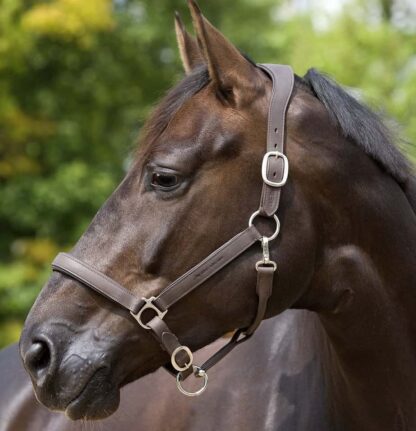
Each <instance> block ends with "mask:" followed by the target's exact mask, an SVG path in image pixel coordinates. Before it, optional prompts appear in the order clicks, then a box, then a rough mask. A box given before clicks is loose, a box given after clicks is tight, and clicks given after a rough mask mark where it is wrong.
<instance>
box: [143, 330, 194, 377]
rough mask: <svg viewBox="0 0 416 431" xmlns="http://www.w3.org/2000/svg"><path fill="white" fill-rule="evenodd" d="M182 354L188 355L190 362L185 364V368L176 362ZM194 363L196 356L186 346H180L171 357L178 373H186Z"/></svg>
mask: <svg viewBox="0 0 416 431" xmlns="http://www.w3.org/2000/svg"><path fill="white" fill-rule="evenodd" d="M149 329H150V328H149ZM180 352H185V353H186V354H187V355H188V358H189V361H188V362H186V363H185V365H184V366H183V367H181V366H180V365H179V364H178V362H177V361H176V355H177V354H179V353H180ZM193 361H194V356H193V355H192V352H191V350H190V349H189V347H186V346H178V347H177V348H176V349H175V350H174V351H173V352H172V354H171V356H170V362H171V364H172V367H173V368H175V370H176V371H179V372H182V371H186V370H187V369H189V368H190V367H191V366H192V363H193Z"/></svg>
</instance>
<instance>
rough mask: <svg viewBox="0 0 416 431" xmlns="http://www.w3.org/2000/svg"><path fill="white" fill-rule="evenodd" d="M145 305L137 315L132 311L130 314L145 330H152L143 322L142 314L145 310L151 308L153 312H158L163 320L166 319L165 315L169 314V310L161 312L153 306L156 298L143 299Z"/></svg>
mask: <svg viewBox="0 0 416 431" xmlns="http://www.w3.org/2000/svg"><path fill="white" fill-rule="evenodd" d="M142 299H143V301H144V302H145V304H144V305H143V307H142V308H141V309H140V310H139V311H138V313H137V314H134V313H133V312H132V311H130V314H131V315H132V316H133V317H134V318H135V319H136V320H137V323H138V324H139V325H140V326H141V327H142V328H144V329H151V328H150V326H147V325H145V324H144V323H143V322H142V314H143V311H144V310H147V309H148V308H151V309H152V310H153V311H155V312H156V314H157V316H158V317H159V319H162V320H163V318H164V317H165V314H166V313H167V312H168V310H165V311H160V310H159V309H158V308H157V307H156V305H154V304H153V301H154V300H155V299H156V297H154V296H151V297H150V298H142Z"/></svg>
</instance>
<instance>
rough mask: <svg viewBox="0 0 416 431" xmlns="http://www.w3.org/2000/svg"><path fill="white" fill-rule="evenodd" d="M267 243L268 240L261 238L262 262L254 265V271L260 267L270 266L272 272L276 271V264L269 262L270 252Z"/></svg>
mask: <svg viewBox="0 0 416 431" xmlns="http://www.w3.org/2000/svg"><path fill="white" fill-rule="evenodd" d="M269 241H270V239H269V238H267V237H265V236H263V237H262V239H261V246H262V250H263V260H259V261H258V262H257V263H256V271H258V270H259V268H260V266H271V267H272V268H273V272H274V271H276V268H277V265H276V262H274V261H273V260H270V251H269Z"/></svg>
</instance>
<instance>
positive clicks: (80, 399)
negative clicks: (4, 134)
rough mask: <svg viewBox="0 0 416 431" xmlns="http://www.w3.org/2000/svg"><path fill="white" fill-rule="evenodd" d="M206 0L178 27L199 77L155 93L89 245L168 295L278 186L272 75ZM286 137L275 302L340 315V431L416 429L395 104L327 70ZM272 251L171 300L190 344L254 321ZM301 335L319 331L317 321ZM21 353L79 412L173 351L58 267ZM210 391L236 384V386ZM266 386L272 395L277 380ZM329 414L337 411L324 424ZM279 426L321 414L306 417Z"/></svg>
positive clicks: (95, 256)
mask: <svg viewBox="0 0 416 431" xmlns="http://www.w3.org/2000/svg"><path fill="white" fill-rule="evenodd" d="M190 8H191V13H192V16H193V20H194V25H195V30H196V33H197V37H198V42H199V43H198V44H196V43H195V41H194V40H193V39H192V38H190V37H189V35H187V33H185V32H184V30H183V29H182V28H181V25H180V23H179V22H178V25H177V30H178V40H179V46H180V51H181V56H182V59H183V62H184V65H185V70H186V72H187V76H186V77H185V79H184V80H183V81H182V82H181V83H179V85H178V86H176V87H175V88H174V89H173V90H172V91H171V92H170V93H169V94H168V96H167V97H166V98H165V99H164V100H163V101H162V103H161V104H160V105H159V106H158V108H157V109H156V111H155V113H154V115H153V117H152V118H151V119H150V121H149V123H148V125H147V129H146V133H145V136H144V138H143V141H142V143H141V145H140V148H139V151H138V154H137V157H136V160H135V162H134V163H133V165H132V167H131V169H130V171H129V173H128V174H127V176H126V178H125V179H124V181H123V182H122V183H121V185H120V186H119V187H118V188H117V190H116V191H115V192H114V193H113V195H112V196H111V197H110V198H109V200H108V201H107V202H106V204H105V205H104V206H103V207H102V208H101V209H100V211H99V212H98V214H97V216H96V217H95V219H94V220H93V222H92V224H91V226H90V227H89V229H88V230H87V231H86V233H85V234H84V235H83V236H82V238H81V239H80V240H79V242H78V244H77V245H76V246H75V248H74V250H73V252H72V253H73V255H75V256H76V257H78V258H80V259H81V260H83V261H84V262H86V263H89V264H91V265H93V266H94V267H96V268H97V269H98V270H99V271H102V272H104V273H105V274H107V275H108V276H110V277H111V278H113V279H115V280H117V281H118V282H120V283H121V284H123V285H124V286H126V287H128V288H129V289H130V290H131V291H132V292H133V293H134V294H135V295H136V296H137V297H142V296H144V297H149V296H151V295H155V294H157V293H158V292H160V291H161V290H162V289H163V287H165V286H166V285H167V284H168V283H169V281H172V280H174V279H175V278H177V277H178V276H180V275H181V274H182V273H184V272H185V271H186V270H187V269H188V268H190V267H191V266H193V265H195V264H196V263H197V262H199V261H201V260H202V259H203V258H204V257H205V256H207V255H208V254H209V253H210V252H211V251H213V250H214V249H215V248H217V247H218V246H220V245H221V244H222V243H223V242H224V241H226V240H227V239H229V238H230V237H232V236H233V235H234V234H236V233H237V232H239V231H240V230H241V229H242V228H243V227H244V226H245V225H246V223H247V220H248V218H249V216H250V214H251V213H252V212H253V211H254V210H255V209H256V207H257V204H258V198H259V193H260V190H261V176H260V175H259V169H260V166H261V160H262V156H263V154H264V148H265V141H266V119H267V109H268V102H269V99H270V92H271V82H270V80H269V78H268V77H267V75H265V74H264V73H263V72H262V70H260V69H259V68H258V67H256V65H255V64H253V63H252V62H250V61H249V60H247V59H246V58H245V57H244V56H242V55H241V54H240V53H239V51H238V50H237V49H236V48H235V47H234V46H233V45H232V44H231V43H230V42H229V41H228V40H226V39H225V38H224V36H222V34H221V33H219V32H218V30H216V29H215V28H214V27H213V26H212V25H211V24H210V23H209V22H208V21H207V20H206V19H205V18H204V17H203V16H202V15H201V14H200V12H199V10H198V8H197V7H196V5H195V4H194V3H193V2H190ZM277 90H278V88H277ZM286 144H287V146H286V154H287V156H288V158H289V160H290V179H289V182H288V184H287V185H286V186H285V188H284V189H283V194H282V202H281V206H280V209H279V217H280V219H281V223H282V231H281V234H280V236H279V238H278V240H276V241H275V242H273V245H272V249H271V254H272V256H273V259H274V260H275V261H276V262H277V263H278V277H277V278H276V280H275V284H274V288H273V294H272V297H271V299H270V301H269V306H268V309H267V317H272V316H275V315H278V314H279V313H281V312H282V311H284V310H286V309H288V308H303V309H306V310H310V311H313V312H315V313H316V315H317V318H318V321H319V325H320V326H321V328H322V330H323V335H322V337H321V341H323V342H322V343H318V344H317V346H319V348H318V347H316V349H317V350H319V352H320V355H319V357H324V360H322V364H323V365H322V366H323V375H322V386H321V387H320V388H321V392H324V393H320V394H319V395H320V397H323V398H324V399H325V400H328V403H327V405H326V409H327V410H326V414H328V415H329V416H330V420H331V428H330V429H339V430H345V429H346V430H377V431H383V430H389V431H390V430H405V429H409V430H413V429H415V427H416V411H415V409H414V406H415V403H416V351H415V347H416V343H415V341H414V340H416V338H415V335H416V334H415V331H416V324H415V323H413V320H414V319H413V316H414V314H415V312H416V295H415V294H414V292H413V289H415V288H416V273H415V271H414V268H415V264H416V250H415V247H414V245H415V244H416V214H415V208H416V202H415V201H416V191H415V180H414V177H413V176H412V173H411V169H410V167H409V165H408V163H407V161H406V159H405V158H404V157H403V156H402V155H401V153H400V152H399V151H398V150H397V149H396V147H395V146H394V145H393V143H392V137H391V135H390V134H389V132H388V130H387V129H386V128H385V127H384V126H383V124H382V122H381V121H380V120H379V119H378V117H377V116H376V115H374V114H373V113H372V112H370V111H369V110H368V109H367V108H365V107H363V106H362V105H361V104H359V103H358V102H357V101H355V100H354V99H353V98H351V97H350V96H349V95H347V94H346V93H345V92H344V91H343V90H342V89H341V88H340V87H338V86H337V85H335V84H334V83H333V82H331V81H330V80H329V79H328V78H326V77H325V76H323V75H321V74H319V73H317V72H315V71H313V70H311V71H309V72H308V74H307V75H306V76H305V77H304V78H303V79H301V78H297V80H296V85H295V91H294V93H293V96H292V99H291V102H290V106H289V110H288V114H287V142H286ZM258 254H259V250H258V249H255V248H251V249H250V250H249V251H247V252H245V253H243V254H242V255H241V256H240V257H239V258H238V259H237V260H235V261H234V262H233V263H231V264H230V265H229V266H227V268H225V269H224V270H222V271H221V272H219V273H218V274H217V275H216V276H214V277H213V278H211V279H210V280H208V281H207V282H205V283H204V284H203V285H202V286H200V287H199V288H198V289H196V290H195V291H194V292H193V293H192V294H190V295H189V296H186V297H185V298H183V300H181V301H180V302H179V303H178V304H177V305H175V306H174V307H172V309H171V310H170V311H169V313H168V314H167V316H166V322H167V323H168V325H169V327H170V328H172V329H173V330H174V332H175V333H176V334H178V336H179V337H180V339H181V341H182V342H183V343H184V344H186V345H188V346H190V347H191V348H192V350H197V349H199V348H201V347H203V346H206V345H208V344H209V343H211V342H213V341H214V340H216V339H218V338H219V337H221V336H222V335H223V334H224V333H226V332H228V331H230V330H233V329H234V328H239V327H247V326H248V325H249V324H250V323H251V321H252V319H253V316H254V315H255V312H256V308H257V296H256V293H255V289H254V286H255V271H253V262H255V261H256V260H258V257H257V256H258ZM306 322H308V320H307V321H306ZM295 335H296V337H297V339H298V340H299V342H301V343H304V342H305V340H304V338H305V337H307V336H308V332H306V333H305V334H302V331H296V333H295ZM266 336H267V335H266V334H264V337H266ZM269 336H270V335H269ZM253 342H254V341H253ZM263 342H264V343H266V344H267V342H268V341H267V339H265V340H264V341H263ZM292 342H295V341H294V340H292ZM248 343H250V342H248ZM270 343H272V340H271V339H270ZM20 351H21V355H22V358H23V361H24V363H25V367H26V369H27V371H28V372H29V373H30V376H31V379H32V382H33V386H34V388H35V392H36V395H37V398H38V399H39V400H40V402H41V403H43V404H44V405H46V406H47V407H48V408H50V409H54V410H60V411H66V413H67V415H68V416H70V417H71V418H73V419H77V418H97V419H98V418H103V417H106V416H108V415H110V414H112V413H113V412H114V411H115V410H116V409H117V407H118V405H119V397H120V387H122V386H123V385H125V384H127V383H129V382H132V381H134V380H136V379H139V378H140V377H143V376H145V375H146V374H149V373H151V372H153V371H155V370H157V369H158V368H159V367H160V366H161V365H163V364H165V363H166V362H167V357H166V355H165V353H164V352H163V351H162V350H161V349H160V347H159V346H158V344H157V343H156V342H155V340H154V339H153V338H152V337H151V336H150V335H149V334H148V332H146V331H144V330H142V329H141V328H139V327H138V326H137V323H136V322H135V321H134V319H132V317H131V316H130V315H129V314H128V313H127V312H125V311H124V310H122V309H120V308H119V307H118V306H117V305H116V304H114V303H112V302H110V301H108V300H107V299H105V298H104V297H102V296H100V295H97V294H96V293H94V292H93V291H91V290H89V289H86V288H85V287H84V286H83V285H81V284H79V283H77V282H76V281H74V280H72V279H70V278H67V277H65V276H63V275H62V274H58V273H55V274H54V275H53V276H52V277H51V278H50V280H49V282H48V283H47V284H46V286H45V287H44V289H43V290H42V292H41V294H40V295H39V297H38V299H37V301H36V303H35V305H34V306H33V308H32V310H31V312H30V314H29V316H28V318H27V321H26V325H25V329H24V332H23V334H22V338H21V342H20ZM240 352H241V353H242V352H243V348H242V347H241V348H240ZM237 353H238V350H236V352H235V354H237ZM242 354H243V353H242ZM290 359H291V357H290V355H288V356H287V357H282V358H280V360H279V363H276V367H282V366H284V363H285V361H288V360H290ZM251 366H255V365H253V364H251ZM249 371H252V370H247V369H246V368H244V367H242V368H241V369H239V372H240V373H241V378H240V379H239V381H240V383H239V382H235V381H234V382H233V387H232V390H233V391H235V392H236V393H238V391H241V393H240V394H239V395H237V397H240V399H244V387H245V386H244V385H245V383H244V378H245V377H244V376H245V374H247V373H248V372H249ZM262 371H263V369H262V368H261V367H259V369H258V370H257V372H258V373H260V374H261V373H262ZM214 373H215V370H214ZM225 374H226V373H225ZM268 374H269V373H267V374H266V375H265V376H263V377H262V378H265V379H267V378H270V376H268ZM225 380H226V379H225ZM261 381H263V382H265V381H264V380H261ZM306 382H307V380H306ZM159 384H160V383H159ZM169 384H173V383H169V381H168V380H167V381H166V382H164V384H163V386H159V387H158V390H159V391H161V392H162V393H163V391H164V390H165V386H166V385H169ZM238 384H240V387H238V386H236V385H238ZM264 384H266V383H264ZM287 384H290V379H288V380H287ZM219 386H221V384H219ZM208 390H211V391H215V390H217V391H218V394H219V395H218V396H219V399H223V398H222V397H223V396H224V391H226V389H225V387H224V388H222V389H217V388H215V387H213V388H209V389H208ZM299 392H300V393H297V394H295V395H296V396H297V397H301V396H302V390H301V389H299ZM177 396H179V394H178V395H177ZM275 397H276V398H275V399H277V398H278V397H279V391H278V390H277V391H276V394H275ZM146 398H147V397H145V399H146ZM310 398H311V400H310V402H311V403H312V402H313V400H312V398H313V395H311V396H310ZM254 399H255V403H254V405H258V404H262V405H265V404H267V405H268V406H270V408H271V406H272V405H273V397H272V398H270V396H269V397H267V398H265V399H263V398H262V389H261V388H257V391H256V395H255V398H254ZM146 401H147V402H146V405H145V406H138V407H137V409H140V408H143V409H146V408H148V404H147V403H151V404H152V405H154V404H156V406H162V402H161V401H159V399H158V397H157V396H156V399H155V398H153V399H149V400H147V399H146ZM292 401H293V404H296V402H295V401H294V400H292ZM253 402H254V400H253ZM241 405H242V406H243V407H242V408H244V402H241ZM301 405H302V406H304V405H305V404H301ZM311 405H312V404H311ZM226 407H227V403H226V402H224V403H221V404H220V405H219V406H215V404H214V406H213V413H212V414H215V415H216V414H221V415H226V414H227V411H226V410H225V409H226ZM222 409H224V410H222ZM156 411H157V410H156ZM192 414H193V415H198V414H201V413H200V412H199V411H198V410H197V411H194V412H193V413H192ZM173 416H174V413H172V417H173ZM324 416H325V415H323V416H322V418H323V417H324ZM170 417H171V416H168V419H167V420H168V421H169V420H172V421H173V419H170ZM299 417H301V415H299ZM172 423H173V422H172ZM208 426H209V425H208V424H207V427H208ZM272 426H273V424H272V425H271V426H270V427H269V428H267V427H266V426H263V425H261V426H260V427H263V428H264V429H272V428H271V427H272ZM324 426H325V425H324V419H322V423H321V424H319V423H315V424H314V425H313V428H310V429H313V430H322V429H324ZM276 428H277V426H276ZM208 429H209V428H208ZM280 429H290V430H295V429H307V428H305V426H304V427H302V425H300V424H296V422H295V424H294V425H293V426H292V427H287V428H280Z"/></svg>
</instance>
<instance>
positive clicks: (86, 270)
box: [52, 64, 294, 396]
mask: <svg viewBox="0 0 416 431" xmlns="http://www.w3.org/2000/svg"><path fill="white" fill-rule="evenodd" d="M258 66H259V67H260V68H261V69H263V70H264V71H265V72H266V73H267V74H268V75H269V76H270V77H271V79H272V82H273V90H272V96H271V100H270V106H269V113H268V126H267V152H266V154H265V155H264V157H263V163H262V170H261V173H262V178H263V190H262V193H261V199H260V206H259V209H258V210H257V211H255V212H254V213H253V214H252V216H251V217H250V220H249V223H248V227H247V228H246V229H244V230H243V231H241V232H240V233H239V234H237V235H236V236H234V237H233V238H231V239H230V240H229V241H228V242H226V243H225V244H223V245H222V246H221V247H219V248H218V249H216V250H215V251H214V252H212V253H211V254H210V255H209V256H208V257H206V258H205V259H204V260H203V261H201V262H200V263H198V264H197V265H195V266H194V267H193V268H191V269H190V270H189V271H187V272H186V273H185V274H183V275H182V276H181V277H179V278H178V279H176V280H175V281H174V282H173V283H171V284H170V285H168V286H167V287H166V288H165V289H163V290H162V292H160V293H159V295H158V296H157V297H154V296H152V297H150V298H138V297H136V296H134V295H133V294H132V293H131V292H130V291H129V290H127V289H126V288H125V287H123V286H121V285H120V284H118V283H117V282H116V281H114V280H112V279H111V278H109V277H107V276H106V275H105V274H103V273H102V272H100V271H97V270H96V269H95V268H93V267H92V266H90V265H88V264H86V263H84V262H82V261H80V260H78V259H76V258H75V257H73V256H71V255H70V254H66V253H59V254H58V256H57V257H56V258H55V260H54V261H53V263H52V269H53V270H54V271H58V272H61V273H63V274H66V275H68V276H70V277H71V278H73V279H75V280H77V281H79V282H81V283H82V284H84V285H85V286H88V287H90V288H92V289H94V290H95V291H97V292H98V293H101V294H102V295H104V296H105V297H107V298H109V299H111V300H113V301H114V302H116V303H117V304H119V305H121V306H122V307H124V308H126V309H128V310H129V311H130V313H131V315H132V316H133V317H134V318H135V319H136V320H137V322H138V323H139V325H140V326H141V327H142V328H144V329H146V330H150V331H151V332H152V334H153V335H154V336H155V338H156V339H157V340H158V342H159V343H160V345H161V347H162V348H163V349H164V350H166V352H168V354H169V355H170V358H171V364H169V365H167V366H165V368H167V369H168V371H170V372H173V373H174V374H175V375H176V381H177V385H178V388H179V390H180V391H181V392H182V393H183V394H185V395H189V396H194V395H199V394H201V393H202V392H203V391H204V390H205V388H206V386H207V382H208V375H207V373H206V371H207V370H208V369H210V368H211V367H212V366H214V365H215V364H216V363H217V362H218V361H219V360H221V359H222V358H223V357H224V356H225V355H227V354H228V353H229V352H230V351H231V350H232V349H234V347H236V346H237V345H238V344H240V343H242V342H244V341H246V340H247V339H249V338H250V337H251V335H252V334H253V333H254V331H255V330H256V329H257V327H258V326H259V325H260V323H261V321H262V320H263V318H264V316H265V312H266V308H267V302H268V299H269V297H270V295H271V293H272V288H273V275H274V272H275V271H276V263H275V262H274V261H272V260H270V255H269V242H270V241H272V240H273V239H275V238H276V237H277V235H278V234H279V230H280V222H279V219H278V218H277V215H276V211H277V209H278V207H279V202H280V193H281V187H283V186H284V185H285V183H286V180H287V177H288V173H289V163H288V160H287V158H286V156H285V155H284V153H283V150H284V142H285V119H286V110H287V106H288V104H289V100H290V97H291V94H292V91H293V83H294V75H293V71H292V69H291V67H290V66H285V65H278V64H259V65H258ZM277 90H278V91H277ZM258 215H260V216H263V217H268V218H273V219H274V220H275V223H276V229H275V232H274V233H273V235H272V236H270V237H266V236H263V235H261V234H260V233H259V232H258V230H257V229H256V227H255V226H254V225H253V221H254V219H255V218H256V217H257V216H258ZM256 241H261V244H262V250H263V259H262V260H260V261H258V262H257V263H256V264H255V268H256V271H257V287H256V293H257V295H258V299H259V301H258V307H257V313H256V316H255V318H254V320H253V322H252V323H251V325H250V326H249V327H248V328H240V329H238V330H236V331H235V333H234V335H233V336H232V338H231V340H230V341H229V342H228V343H227V344H226V345H225V346H224V347H222V348H221V349H220V350H219V351H218V352H216V353H215V354H214V355H213V356H211V358H209V359H208V360H207V361H206V362H205V363H204V364H202V365H201V366H196V365H194V364H193V356H192V352H191V350H190V349H189V348H188V347H186V346H183V345H181V344H180V342H179V340H178V338H177V337H176V335H175V334H173V333H172V331H171V330H170V329H169V327H168V326H167V325H166V323H165V321H164V320H163V318H164V316H165V315H166V313H167V312H168V310H169V308H170V307H171V306H172V305H174V304H175V303H176V302H178V301H179V300H180V299H181V298H183V297H184V296H185V295H187V294H188V293H190V292H192V291H193V290H194V289H196V288H197V287H198V286H199V285H201V284H202V283H204V281H206V280H207V279H208V278H210V277H211V276H213V275H214V274H215V273H217V272H218V271H220V270H221V269H222V268H223V267H224V266H226V265H227V264H228V263H230V262H231V261H233V260H234V259H236V258H237V257H238V256H239V255H241V254H242V253H243V252H244V251H245V250H247V249H248V248H250V247H251V246H252V245H253V244H254V243H255V242H256ZM145 310H151V311H153V312H154V314H155V315H154V317H153V318H152V319H150V320H147V321H143V312H144V311H145ZM192 373H193V374H194V376H195V377H202V378H203V379H204V382H203V385H202V387H201V388H200V389H199V390H197V391H196V392H188V391H186V390H185V389H184V388H183V387H182V385H181V381H182V380H184V379H185V378H186V377H188V376H189V375H190V374H192Z"/></svg>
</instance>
